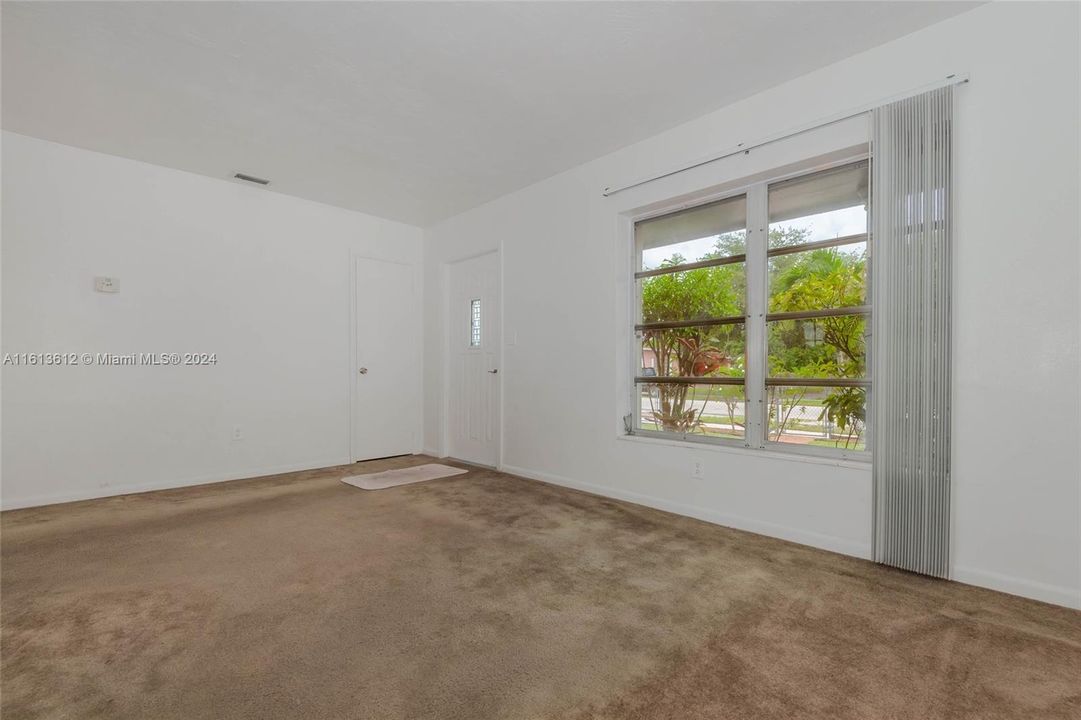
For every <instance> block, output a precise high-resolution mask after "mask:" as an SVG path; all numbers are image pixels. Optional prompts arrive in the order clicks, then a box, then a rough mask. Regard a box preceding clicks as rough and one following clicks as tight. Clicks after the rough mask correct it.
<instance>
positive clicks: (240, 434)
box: [233, 425, 244, 442]
mask: <svg viewBox="0 0 1081 720" xmlns="http://www.w3.org/2000/svg"><path fill="white" fill-rule="evenodd" d="M243 439H244V431H243V430H242V429H241V428H240V426H239V425H234V426H233V442H237V441H238V440H243Z"/></svg>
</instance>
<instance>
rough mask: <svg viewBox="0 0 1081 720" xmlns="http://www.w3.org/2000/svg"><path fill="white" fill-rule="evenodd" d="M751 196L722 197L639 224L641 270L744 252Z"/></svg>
mask: <svg viewBox="0 0 1081 720" xmlns="http://www.w3.org/2000/svg"><path fill="white" fill-rule="evenodd" d="M746 229H747V198H746V196H744V195H740V196H739V197H734V198H728V199H725V200H720V201H718V202H715V203H709V204H707V205H699V206H698V207H693V208H689V209H687V210H681V211H680V212H675V213H672V214H670V215H664V216H662V217H658V218H653V219H651V220H642V221H640V222H638V223H635V226H634V235H635V243H636V245H637V247H638V251H639V252H640V253H641V261H642V265H641V269H642V270H652V269H654V268H658V267H661V265H662V264H664V263H666V262H667V263H668V264H675V265H680V264H683V263H690V262H698V261H699V260H707V259H709V258H718V257H727V256H729V255H738V254H740V253H742V252H744V247H745V238H746Z"/></svg>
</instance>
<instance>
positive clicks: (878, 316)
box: [871, 86, 953, 577]
mask: <svg viewBox="0 0 1081 720" xmlns="http://www.w3.org/2000/svg"><path fill="white" fill-rule="evenodd" d="M952 109H953V88H952V86H949V87H944V88H940V89H937V90H933V91H931V92H927V93H923V94H921V95H917V96H915V97H911V98H907V99H905V100H900V101H898V102H895V103H891V104H889V105H885V106H882V107H880V108H876V109H875V110H873V111H872V153H873V165H872V179H871V187H872V205H871V207H872V233H873V234H872V243H873V251H872V252H873V256H872V258H871V292H872V297H873V307H874V314H873V318H872V331H871V363H872V367H873V374H872V377H873V379H874V390H873V397H872V400H871V406H872V407H871V415H872V424H871V431H872V433H873V434H874V436H873V440H872V443H871V444H872V457H873V476H874V558H875V561H876V562H880V563H884V564H887V565H893V566H896V567H900V568H904V569H905V570H911V571H914V572H919V573H923V574H926V575H933V576H936V577H947V576H948V574H949V552H950V543H949V541H950V255H951V247H950V245H951V242H950V212H951V210H950V144H951V139H950V133H951V125H952V115H953V112H952Z"/></svg>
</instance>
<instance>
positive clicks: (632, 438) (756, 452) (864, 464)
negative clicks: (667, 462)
mask: <svg viewBox="0 0 1081 720" xmlns="http://www.w3.org/2000/svg"><path fill="white" fill-rule="evenodd" d="M616 439H617V440H623V441H625V442H633V443H642V444H645V445H668V446H671V447H681V448H690V449H693V450H695V451H705V452H720V453H728V454H735V455H743V456H744V457H753V458H763V459H770V460H785V461H788V462H794V463H809V464H811V465H832V466H834V467H843V468H852V469H853V470H870V469H871V461H870V459H867V460H862V459H855V458H844V457H828V456H823V455H807V454H803V453H799V452H796V451H792V452H787V451H784V450H768V449H767V450H760V449H756V448H747V447H739V446H735V445H720V444H715V443H706V442H691V441H688V440H676V439H669V438H659V437H647V436H645V435H617V436H616Z"/></svg>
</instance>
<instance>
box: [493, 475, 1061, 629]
mask: <svg viewBox="0 0 1081 720" xmlns="http://www.w3.org/2000/svg"><path fill="white" fill-rule="evenodd" d="M503 471H504V472H507V473H511V474H512V475H520V476H521V477H524V478H529V479H531V480H540V481H541V482H546V483H551V484H553V485H561V486H563V487H569V488H573V489H575V490H582V491H583V492H588V493H592V494H594V495H601V496H604V497H610V498H615V499H617V500H625V501H627V502H631V503H635V504H636V505H645V506H647V507H652V508H656V509H658V510H665V511H667V512H672V513H675V514H677V515H686V516H687V517H693V518H697V519H698V520H704V521H706V522H710V523H714V524H715V525H723V526H725V527H731V528H735V529H737V530H746V531H748V532H753V533H757V534H759V535H768V536H770V537H775V538H780V539H782V540H788V541H790V542H795V543H799V544H801V545H810V546H811V547H816V548H821V549H823V550H830V551H832V552H837V553H841V554H843V555H851V556H853V557H858V558H862V559H864V560H870V559H871V547H870V545H865V544H863V543H856V542H852V541H849V540H844V539H842V538H836V537H832V536H829V535H824V534H821V533H815V532H809V531H806V530H799V529H796V528H790V527H785V526H783V525H777V524H776V523H770V522H765V521H762V520H755V519H752V518H744V517H739V516H736V515H729V514H726V513H721V512H717V511H715V510H709V509H707V508H701V507H696V506H693V505H687V504H684V503H679V502H674V501H671V500H664V499H662V498H657V497H653V496H650V495H643V494H641V493H635V492H629V491H626V490H620V489H619V488H614V487H610V486H606V485H597V484H594V483H587V482H579V481H577V480H571V479H570V478H565V477H561V476H558V475H552V474H550V473H544V472H538V471H535V470H530V469H528V468H522V467H516V466H514V465H506V466H504V467H503ZM952 579H953V580H955V581H956V582H960V583H964V584H966V585H975V586H977V587H982V588H987V589H989V590H997V591H998V592H1004V593H1008V594H1010V595H1019V596H1021V597H1026V598H1030V599H1033V600H1040V601H1042V602H1047V603H1051V604H1053V605H1062V606H1065V607H1069V608H1075V609H1081V593H1079V592H1078V590H1076V589H1071V588H1067V587H1060V586H1056V585H1048V584H1046V583H1041V582H1035V581H1032V580H1025V579H1022V578H1015V577H1009V576H1006V575H1000V574H997V573H992V572H986V571H983V570H975V569H972V568H966V567H955V568H954V569H953V577H952Z"/></svg>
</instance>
